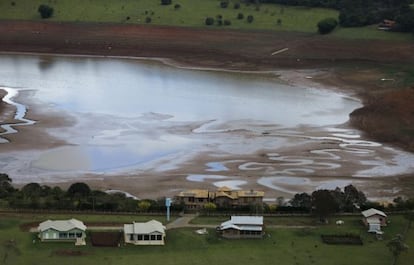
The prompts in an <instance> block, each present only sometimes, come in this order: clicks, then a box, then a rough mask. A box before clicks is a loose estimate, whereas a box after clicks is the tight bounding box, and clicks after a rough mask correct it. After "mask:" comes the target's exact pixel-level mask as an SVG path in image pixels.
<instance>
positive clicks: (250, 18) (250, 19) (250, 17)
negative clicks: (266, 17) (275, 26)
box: [247, 15, 254, 23]
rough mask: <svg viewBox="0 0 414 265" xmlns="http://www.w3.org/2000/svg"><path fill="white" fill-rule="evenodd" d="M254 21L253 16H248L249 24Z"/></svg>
mask: <svg viewBox="0 0 414 265" xmlns="http://www.w3.org/2000/svg"><path fill="white" fill-rule="evenodd" d="M253 20H254V17H253V16H252V15H248V16H247V22H249V23H252V22H253Z"/></svg>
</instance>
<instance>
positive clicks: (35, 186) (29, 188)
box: [21, 183, 42, 197]
mask: <svg viewBox="0 0 414 265" xmlns="http://www.w3.org/2000/svg"><path fill="white" fill-rule="evenodd" d="M21 192H22V193H23V194H24V195H25V196H28V197H32V196H40V194H41V193H42V187H41V186H40V185H39V183H29V184H26V185H24V186H23V188H22V189H21Z"/></svg>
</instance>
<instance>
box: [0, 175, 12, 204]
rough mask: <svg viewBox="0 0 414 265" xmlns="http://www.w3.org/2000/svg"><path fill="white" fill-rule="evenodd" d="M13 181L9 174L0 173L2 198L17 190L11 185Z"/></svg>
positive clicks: (0, 196)
mask: <svg viewBox="0 0 414 265" xmlns="http://www.w3.org/2000/svg"><path fill="white" fill-rule="evenodd" d="M11 182H12V180H11V178H9V175H7V174H4V173H0V198H6V197H7V196H9V195H10V194H11V193H13V192H15V191H16V190H15V189H14V188H13V186H12V185H11Z"/></svg>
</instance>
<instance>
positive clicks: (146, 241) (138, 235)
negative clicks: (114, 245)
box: [124, 220, 165, 245]
mask: <svg viewBox="0 0 414 265" xmlns="http://www.w3.org/2000/svg"><path fill="white" fill-rule="evenodd" d="M124 240H125V243H130V244H134V245H164V244H165V226H164V225H163V224H162V223H160V222H158V221H156V220H151V221H148V222H146V223H138V222H133V223H132V224H124Z"/></svg>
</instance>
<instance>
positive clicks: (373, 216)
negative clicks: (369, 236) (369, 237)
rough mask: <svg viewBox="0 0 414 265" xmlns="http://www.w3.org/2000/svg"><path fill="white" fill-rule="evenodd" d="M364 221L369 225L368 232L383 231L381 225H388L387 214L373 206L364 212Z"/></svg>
mask: <svg viewBox="0 0 414 265" xmlns="http://www.w3.org/2000/svg"><path fill="white" fill-rule="evenodd" d="M362 216H363V218H362V221H363V222H364V224H365V225H366V226H368V232H370V233H371V232H373V233H377V232H381V227H382V226H386V225H387V215H386V214H385V213H384V212H382V211H380V210H377V209H374V208H371V209H368V210H366V211H363V212H362Z"/></svg>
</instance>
